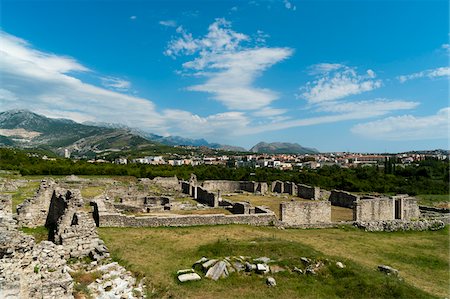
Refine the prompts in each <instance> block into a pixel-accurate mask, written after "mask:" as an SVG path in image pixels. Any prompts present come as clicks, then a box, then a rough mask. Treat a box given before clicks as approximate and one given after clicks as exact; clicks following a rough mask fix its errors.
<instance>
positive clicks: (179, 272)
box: [177, 269, 195, 275]
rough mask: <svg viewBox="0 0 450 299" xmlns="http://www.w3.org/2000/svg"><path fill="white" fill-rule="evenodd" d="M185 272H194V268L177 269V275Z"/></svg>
mask: <svg viewBox="0 0 450 299" xmlns="http://www.w3.org/2000/svg"><path fill="white" fill-rule="evenodd" d="M186 273H195V271H194V269H182V270H178V271H177V274H178V275H181V274H186Z"/></svg>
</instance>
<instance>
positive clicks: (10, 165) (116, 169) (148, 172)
mask: <svg viewBox="0 0 450 299" xmlns="http://www.w3.org/2000/svg"><path fill="white" fill-rule="evenodd" d="M0 169H3V170H13V171H18V172H20V174H21V175H71V174H74V175H108V176H134V177H148V178H154V177H157V176H177V177H178V178H181V179H189V177H190V174H191V173H194V174H195V175H197V178H198V179H199V180H207V179H208V180H243V181H244V180H245V181H261V182H269V183H270V182H272V181H275V180H281V181H291V182H295V183H302V184H309V185H313V186H318V187H321V188H325V189H328V190H331V189H341V190H346V191H351V192H378V193H408V194H410V195H416V194H449V163H448V161H440V160H436V159H431V158H430V159H426V160H424V161H421V162H419V163H418V165H407V166H402V167H392V168H390V169H389V171H387V172H386V171H385V168H384V167H378V166H369V167H355V168H341V167H339V166H324V167H322V168H319V169H316V170H312V169H302V170H299V169H294V170H288V171H285V170H279V169H273V168H232V167H226V166H218V165H199V166H190V165H183V166H170V165H143V164H128V165H116V164H111V163H99V164H94V163H88V162H86V161H83V160H79V161H72V160H70V159H56V160H55V161H51V160H43V159H42V158H41V157H40V155H34V156H33V155H32V154H31V153H30V152H29V151H23V150H17V149H8V148H0Z"/></svg>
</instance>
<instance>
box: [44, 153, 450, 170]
mask: <svg viewBox="0 0 450 299" xmlns="http://www.w3.org/2000/svg"><path fill="white" fill-rule="evenodd" d="M64 156H65V158H71V154H70V152H69V151H68V150H65V155H64ZM449 157H450V155H449V153H448V152H446V151H442V150H435V151H425V152H410V153H398V154H367V153H350V152H333V153H319V154H302V155H300V154H256V153H249V154H230V155H200V154H196V153H194V152H192V153H191V155H178V154H167V155H156V156H143V157H137V158H128V157H118V158H115V159H113V160H109V159H108V158H98V159H90V160H87V162H89V163H114V164H122V165H125V164H147V165H171V166H182V165H191V166H198V165H222V166H228V167H250V168H263V167H268V168H274V169H280V170H293V169H296V168H299V169H303V168H308V169H317V168H321V167H323V166H334V165H336V166H339V167H344V168H351V167H357V166H378V167H384V166H385V164H386V162H387V161H391V162H393V163H395V164H396V165H411V164H415V163H418V162H420V161H423V160H425V159H427V158H433V159H437V160H447V161H448V159H449ZM43 159H52V158H48V157H47V156H43Z"/></svg>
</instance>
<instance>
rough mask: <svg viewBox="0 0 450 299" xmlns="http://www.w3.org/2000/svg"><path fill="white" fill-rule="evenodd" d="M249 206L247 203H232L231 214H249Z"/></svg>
mask: <svg viewBox="0 0 450 299" xmlns="http://www.w3.org/2000/svg"><path fill="white" fill-rule="evenodd" d="M251 206H252V205H251V204H249V203H248V202H235V203H233V208H232V209H231V213H233V214H250V208H251Z"/></svg>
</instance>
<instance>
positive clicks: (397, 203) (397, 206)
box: [394, 199, 402, 219]
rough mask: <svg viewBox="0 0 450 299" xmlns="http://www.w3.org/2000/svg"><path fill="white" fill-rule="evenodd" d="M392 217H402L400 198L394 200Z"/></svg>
mask: <svg viewBox="0 0 450 299" xmlns="http://www.w3.org/2000/svg"><path fill="white" fill-rule="evenodd" d="M394 219H402V201H401V199H396V200H395V204H394Z"/></svg>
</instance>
